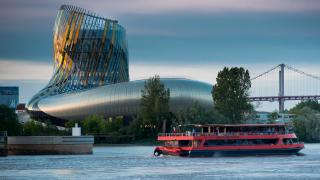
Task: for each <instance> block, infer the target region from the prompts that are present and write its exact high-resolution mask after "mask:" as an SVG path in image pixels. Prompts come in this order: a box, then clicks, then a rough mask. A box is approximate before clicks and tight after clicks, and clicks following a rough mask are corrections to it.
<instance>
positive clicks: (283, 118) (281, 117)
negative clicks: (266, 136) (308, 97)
mask: <svg viewBox="0 0 320 180" xmlns="http://www.w3.org/2000/svg"><path fill="white" fill-rule="evenodd" d="M294 117H295V115H294V114H288V113H279V114H278V118H277V119H276V120H275V122H276V123H291V122H292V120H293V119H294Z"/></svg>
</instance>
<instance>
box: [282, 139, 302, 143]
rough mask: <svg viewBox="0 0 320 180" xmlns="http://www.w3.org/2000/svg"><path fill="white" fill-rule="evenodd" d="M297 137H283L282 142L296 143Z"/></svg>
mask: <svg viewBox="0 0 320 180" xmlns="http://www.w3.org/2000/svg"><path fill="white" fill-rule="evenodd" d="M298 142H299V141H298V139H297V138H285V139H283V144H296V143H298Z"/></svg>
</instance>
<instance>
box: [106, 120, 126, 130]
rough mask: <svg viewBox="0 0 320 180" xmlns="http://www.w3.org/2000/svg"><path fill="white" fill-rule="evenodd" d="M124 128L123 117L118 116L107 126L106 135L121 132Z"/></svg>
mask: <svg viewBox="0 0 320 180" xmlns="http://www.w3.org/2000/svg"><path fill="white" fill-rule="evenodd" d="M121 128H123V117H121V116H118V117H116V118H114V119H110V120H109V121H108V122H107V124H106V133H115V132H120V131H121Z"/></svg>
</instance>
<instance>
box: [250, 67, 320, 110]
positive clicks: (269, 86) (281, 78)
mask: <svg viewBox="0 0 320 180" xmlns="http://www.w3.org/2000/svg"><path fill="white" fill-rule="evenodd" d="M285 70H287V71H286V73H285ZM275 79H276V80H275ZM251 83H252V87H251V96H250V97H249V99H250V100H251V101H269V102H274V101H278V102H279V112H283V111H284V102H285V101H290V100H320V77H319V76H316V75H313V74H309V73H306V72H304V71H301V70H299V69H296V68H293V67H291V66H288V65H286V64H279V65H277V66H275V67H273V68H271V69H269V70H268V71H266V72H264V73H262V74H259V75H257V76H255V77H253V78H251ZM285 84H287V86H288V87H287V86H286V87H285ZM285 90H286V91H285Z"/></svg>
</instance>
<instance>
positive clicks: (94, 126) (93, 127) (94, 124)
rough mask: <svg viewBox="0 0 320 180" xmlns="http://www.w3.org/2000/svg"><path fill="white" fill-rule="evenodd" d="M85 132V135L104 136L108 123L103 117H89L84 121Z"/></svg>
mask: <svg viewBox="0 0 320 180" xmlns="http://www.w3.org/2000/svg"><path fill="white" fill-rule="evenodd" d="M83 130H84V133H85V134H91V135H95V134H103V133H105V130H106V121H105V120H104V119H103V117H102V116H98V115H93V116H89V117H87V118H86V119H85V120H84V121H83Z"/></svg>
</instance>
